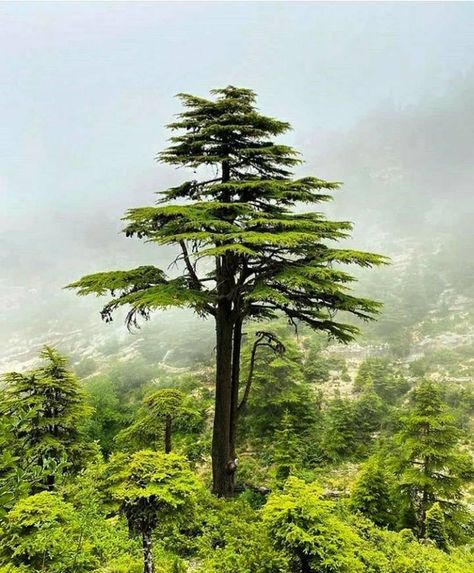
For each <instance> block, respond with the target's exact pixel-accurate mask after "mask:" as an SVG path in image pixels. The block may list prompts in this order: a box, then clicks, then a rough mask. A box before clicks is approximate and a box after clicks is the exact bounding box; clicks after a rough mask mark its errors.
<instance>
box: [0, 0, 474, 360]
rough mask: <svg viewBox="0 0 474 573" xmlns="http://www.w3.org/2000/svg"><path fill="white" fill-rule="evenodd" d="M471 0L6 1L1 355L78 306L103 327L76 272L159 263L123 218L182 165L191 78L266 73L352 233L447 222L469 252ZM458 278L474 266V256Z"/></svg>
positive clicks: (261, 77) (393, 242) (262, 89)
mask: <svg viewBox="0 0 474 573" xmlns="http://www.w3.org/2000/svg"><path fill="white" fill-rule="evenodd" d="M473 11H474V5H473V4H471V3H456V2H453V3H429V2H426V3H425V2H423V3H416V2H415V3H360V4H359V3H351V4H348V3H309V2H307V3H306V2H286V3H273V2H265V3H247V2H242V3H240V2H234V3H224V2H183V3H176V2H173V3H171V2H169V3H168V2H163V3H141V2H134V3H128V2H123V3H100V2H98V3H23V4H19V3H14V2H11V3H9V2H4V3H2V4H1V5H0V45H1V51H2V56H3V57H2V59H1V61H0V78H1V80H0V81H1V88H0V109H1V110H2V124H1V130H0V264H1V274H0V322H1V326H2V328H1V335H0V342H1V345H2V350H1V352H0V357H1V356H10V355H11V354H12V353H13V352H14V351H15V350H16V349H17V347H18V340H19V339H20V338H21V337H25V333H27V334H26V336H27V337H29V336H31V337H34V336H37V335H38V334H43V335H44V334H45V333H48V332H52V331H54V332H55V333H56V335H57V334H58V332H72V331H74V329H76V328H77V320H78V314H77V313H80V312H81V309H87V311H88V310H89V309H91V308H93V311H92V312H91V314H90V315H88V316H89V318H90V319H91V321H93V322H94V324H95V323H97V324H96V326H95V327H94V328H98V329H99V328H106V326H105V325H101V324H100V323H99V320H98V318H97V315H96V307H95V306H94V305H93V303H90V302H87V303H86V302H84V301H78V300H77V299H76V297H75V296H74V295H73V294H72V293H69V292H65V291H63V290H61V289H62V287H63V286H64V285H65V284H66V283H68V282H70V281H72V280H74V279H76V278H78V277H79V276H81V275H83V274H86V273H88V272H94V271H99V270H105V269H113V268H127V266H136V265H138V264H140V263H142V262H144V261H148V262H152V263H154V264H158V265H160V264H165V261H166V260H167V259H168V257H165V256H162V255H160V254H158V253H157V250H156V248H155V249H154V248H153V247H150V246H143V245H141V244H140V243H139V242H137V241H131V240H127V239H126V238H124V237H123V236H121V235H120V233H119V231H120V228H121V224H120V217H121V216H122V214H123V212H124V211H125V210H126V209H127V208H128V207H132V206H138V205H144V204H151V203H152V202H153V201H154V196H153V192H155V191H159V190H161V189H164V188H166V187H167V186H168V185H170V184H173V183H176V182H178V181H180V180H182V179H183V178H184V177H185V174H184V173H181V172H179V171H175V170H173V169H171V168H168V167H165V166H161V165H158V164H156V163H155V162H154V160H153V158H154V155H155V154H156V153H157V152H158V151H159V150H160V149H162V148H163V147H164V145H165V144H166V138H167V136H168V134H167V132H166V130H165V129H164V125H165V124H166V123H168V122H169V121H170V120H171V118H172V115H173V114H175V113H177V112H178V111H179V105H178V102H177V100H176V99H175V98H174V97H173V96H174V94H176V93H178V92H182V91H184V92H189V93H194V94H197V95H202V96H206V95H207V94H208V92H209V90H210V89H212V88H214V87H222V86H225V85H228V84H233V85H237V86H243V87H250V88H252V89H254V90H255V91H256V92H257V93H258V96H259V100H258V104H259V107H260V109H261V110H262V111H263V112H265V113H267V114H271V115H274V116H276V117H278V118H281V119H284V120H287V121H289V122H290V123H291V124H292V126H293V131H292V132H291V133H290V135H289V136H288V137H287V138H285V141H286V142H287V143H289V144H291V145H294V146H295V147H297V148H298V149H299V150H300V151H301V153H302V155H303V157H304V158H305V159H306V161H307V163H306V165H304V166H303V167H301V168H300V170H299V171H300V172H301V173H311V174H315V175H318V176H320V177H323V178H327V179H335V180H342V181H344V183H345V185H344V189H343V191H341V192H340V193H338V194H337V196H336V201H335V202H334V204H333V205H332V206H331V207H329V209H330V211H331V215H333V216H336V217H340V218H349V219H351V220H353V221H354V222H355V224H356V229H355V233H354V240H357V245H358V246H362V247H363V248H368V249H372V250H377V251H380V250H383V251H384V252H385V253H388V254H390V255H394V256H395V257H400V256H401V257H403V255H404V250H406V252H409V251H410V252H412V251H413V250H414V249H415V250H417V249H423V248H425V247H426V245H428V246H430V245H435V244H442V243H445V242H446V241H447V240H449V241H454V243H455V245H457V246H458V247H459V249H461V250H462V252H463V253H466V255H468V257H469V258H470V259H472V256H471V251H472V247H473V246H474V238H473V231H472V215H473V212H474V209H473V205H474V201H473V192H472V188H473V187H472V183H473V180H472V157H473V156H474V149H473V147H474V144H473V136H472V133H473V128H474V121H473V119H474V109H473V107H474V105H473V100H474V98H473V87H474V76H473V60H474V34H473V33H472V17H473ZM463 277H464V278H465V279H466V282H470V281H471V278H472V279H473V280H474V273H473V266H472V263H470V264H466V266H465V268H463ZM53 322H54V327H52V326H51V324H52V323H53ZM84 328H85V329H86V332H87V328H88V327H87V328H86V327H85V326H84ZM83 334H84V333H83ZM74 336H75V335H74ZM43 338H44V336H43Z"/></svg>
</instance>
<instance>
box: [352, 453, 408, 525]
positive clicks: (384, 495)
mask: <svg viewBox="0 0 474 573" xmlns="http://www.w3.org/2000/svg"><path fill="white" fill-rule="evenodd" d="M383 463H384V462H383V460H381V459H380V458H378V457H376V456H373V457H371V458H369V459H368V460H367V461H366V462H365V463H364V464H363V465H362V467H361V469H360V471H359V473H358V474H357V477H356V480H355V482H354V484H353V486H352V490H351V497H350V507H351V509H352V510H354V511H357V512H360V513H361V514H362V515H365V516H366V517H368V518H369V519H370V520H371V521H373V522H374V523H375V524H376V525H378V526H380V527H385V526H388V527H393V526H395V525H396V523H397V519H398V512H397V509H398V508H397V500H396V497H395V495H394V486H395V483H394V479H393V476H391V475H390V473H389V472H388V471H387V469H386V468H385V466H384V465H383Z"/></svg>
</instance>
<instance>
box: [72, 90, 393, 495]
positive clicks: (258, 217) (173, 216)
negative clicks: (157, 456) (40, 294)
mask: <svg viewBox="0 0 474 573" xmlns="http://www.w3.org/2000/svg"><path fill="white" fill-rule="evenodd" d="M211 94H212V95H213V96H214V99H210V100H209V99H204V98H201V97H196V96H193V95H188V94H179V95H178V97H179V98H180V100H181V102H182V104H183V105H184V107H185V111H184V112H183V113H181V114H179V115H178V119H177V121H175V122H173V123H171V124H169V125H168V128H170V129H171V130H172V131H173V132H175V135H173V137H171V138H170V142H171V145H170V147H168V148H167V149H165V150H164V151H163V152H161V153H160V154H158V156H157V159H158V160H159V161H161V162H163V163H167V164H171V165H175V166H178V167H186V168H190V169H192V170H193V172H194V174H195V175H194V177H196V175H197V174H199V177H200V179H199V180H198V179H196V178H193V179H190V180H187V181H185V182H184V183H182V184H181V185H179V186H177V187H173V188H170V189H168V190H166V191H163V192H161V193H160V194H161V199H160V200H159V201H158V205H157V206H154V207H141V208H136V209H130V210H129V211H128V212H127V213H126V216H125V221H126V222H127V224H126V227H125V229H124V232H125V234H126V235H127V236H128V237H138V238H140V239H145V240H147V241H151V242H154V243H157V244H159V245H176V246H178V248H179V250H180V254H179V256H178V257H177V260H176V262H177V263H178V264H181V265H182V266H181V269H182V272H181V274H180V275H179V276H177V277H173V278H170V277H168V276H166V274H165V273H164V272H163V271H162V270H160V269H158V268H156V267H153V266H142V267H138V268H136V269H132V270H130V271H115V272H104V273H97V274H93V275H89V276H85V277H83V278H82V279H80V280H79V281H77V282H75V283H73V284H71V285H69V288H74V289H77V291H78V294H80V295H88V294H96V295H105V294H107V293H110V294H111V296H112V299H111V300H110V301H109V302H108V303H107V304H106V305H105V306H104V308H103V310H102V317H103V318H104V319H105V320H106V321H107V320H110V319H111V317H112V314H113V312H114V311H115V310H117V309H118V308H119V307H122V306H126V307H127V308H128V309H129V312H128V315H127V323H128V325H129V326H130V325H136V322H137V318H139V317H144V318H148V316H149V314H150V311H153V310H155V309H163V308H169V307H173V306H180V307H190V308H192V309H194V310H195V311H196V312H197V313H198V314H199V315H202V316H208V315H211V316H213V317H214V319H215V323H216V394H215V416H214V433H213V443H212V462H213V490H214V492H215V493H216V494H217V495H220V496H229V495H232V491H233V485H234V472H235V467H236V464H235V463H234V460H235V455H236V454H235V439H236V430H237V419H238V403H239V377H240V376H239V370H240V349H241V340H242V324H243V323H244V321H246V320H249V319H260V320H261V319H270V318H274V317H276V316H277V315H278V314H280V313H283V314H284V315H286V316H287V317H288V319H289V321H291V323H293V324H297V323H298V322H302V323H306V324H308V325H310V326H311V327H313V328H314V329H317V330H324V331H326V332H328V333H329V334H330V335H332V336H333V337H334V338H336V339H338V340H340V341H343V342H348V341H350V340H352V338H353V337H354V335H355V334H356V333H357V332H358V329H357V328H356V327H355V326H353V325H350V324H345V323H342V322H337V321H336V320H335V314H336V313H337V311H345V312H347V313H350V314H352V315H355V316H356V317H359V318H362V319H370V318H373V316H374V315H375V314H376V313H377V311H378V310H379V305H378V304H377V303H376V302H374V301H372V300H367V299H364V298H358V297H355V296H352V295H351V294H350V293H349V289H348V285H349V284H350V283H351V282H352V281H353V280H354V279H353V277H352V276H350V275H349V274H347V273H346V272H343V270H341V264H356V265H360V266H363V267H370V266H373V265H378V264H380V263H382V262H383V258H382V257H380V256H378V255H375V254H371V253H363V252H358V251H353V250H347V249H336V248H333V246H331V244H332V242H333V241H337V240H339V239H343V238H345V237H347V236H348V233H349V231H350V230H351V227H352V225H351V223H349V222H346V221H342V222H341V221H329V220H327V219H326V218H325V217H324V216H323V215H322V214H321V213H314V212H312V213H309V212H303V213H294V212H292V210H291V209H292V208H293V207H294V206H295V205H296V204H301V205H304V204H315V203H320V202H323V201H327V200H329V199H330V198H331V196H330V192H331V191H333V190H334V189H337V188H338V187H339V184H338V183H331V182H327V181H323V180H322V179H318V178H317V177H303V178H300V179H295V178H294V177H293V174H292V171H291V170H292V168H294V167H295V166H297V165H299V164H300V163H301V161H300V159H299V155H298V153H297V152H296V151H295V150H293V149H292V148H291V147H288V146H286V145H282V144H279V143H275V142H274V141H273V139H274V138H275V137H277V136H279V135H281V134H283V133H285V132H286V131H288V130H289V129H290V126H289V124H288V123H286V122H282V121H278V120H277V119H274V118H272V117H267V116H264V115H261V114H260V113H259V112H258V110H257V108H256V107H255V100H256V95H255V93H254V92H253V91H251V90H249V89H243V88H236V87H233V86H228V87H226V88H224V89H216V90H213V91H212V92H211ZM201 175H202V178H201Z"/></svg>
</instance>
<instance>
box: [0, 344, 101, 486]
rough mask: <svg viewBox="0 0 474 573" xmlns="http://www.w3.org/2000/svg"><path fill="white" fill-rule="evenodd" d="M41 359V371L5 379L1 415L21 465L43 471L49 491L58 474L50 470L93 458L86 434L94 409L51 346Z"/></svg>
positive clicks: (46, 348) (7, 375)
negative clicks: (4, 419) (87, 420)
mask: <svg viewBox="0 0 474 573" xmlns="http://www.w3.org/2000/svg"><path fill="white" fill-rule="evenodd" d="M40 356H41V358H42V359H43V360H44V364H43V365H42V366H40V367H39V368H36V369H35V370H31V371H29V372H26V373H18V372H10V373H8V374H5V375H4V377H3V382H4V385H5V387H4V388H3V389H2V393H1V404H0V412H1V413H2V415H4V416H6V418H7V421H8V426H9V431H10V432H11V434H12V436H13V442H12V444H13V453H14V454H15V455H16V456H17V457H18V460H19V461H18V464H19V466H20V467H22V468H24V467H29V466H31V465H36V466H39V467H41V468H43V469H44V470H45V473H46V474H47V475H46V478H45V485H46V486H51V485H52V483H53V482H54V471H53V470H51V471H49V472H48V471H47V470H48V468H50V467H51V466H53V468H54V467H55V466H58V464H60V463H62V462H64V461H67V464H68V466H69V467H70V469H72V470H75V469H78V468H80V467H81V466H82V465H83V464H84V462H85V461H86V459H87V456H88V455H89V456H90V455H91V454H92V451H93V449H92V448H91V447H90V446H89V445H87V443H86V441H85V436H84V431H83V427H84V421H85V418H86V417H87V416H88V415H89V414H90V411H91V410H90V408H89V407H88V406H87V403H86V398H85V394H84V392H83V389H82V387H81V385H80V383H79V381H78V380H77V378H76V377H75V375H74V374H73V373H72V372H71V371H70V370H69V369H68V368H67V360H66V358H64V357H63V356H61V355H60V354H59V353H58V352H57V351H56V350H54V349H53V348H50V347H48V346H45V347H44V348H43V350H42V351H41V355H40Z"/></svg>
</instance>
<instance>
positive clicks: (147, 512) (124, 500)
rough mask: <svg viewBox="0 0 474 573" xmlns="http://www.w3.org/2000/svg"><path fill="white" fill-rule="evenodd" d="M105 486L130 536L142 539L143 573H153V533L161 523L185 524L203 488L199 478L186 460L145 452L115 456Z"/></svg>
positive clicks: (175, 455) (149, 451)
mask: <svg viewBox="0 0 474 573" xmlns="http://www.w3.org/2000/svg"><path fill="white" fill-rule="evenodd" d="M106 483H107V486H108V487H107V489H108V491H109V492H110V495H111V497H112V499H114V500H115V501H117V502H118V503H119V506H120V511H121V513H123V515H125V517H126V519H127V522H128V525H129V529H130V533H131V534H134V535H139V536H140V537H141V539H142V546H143V562H144V573H153V572H154V565H153V545H152V534H153V531H154V530H155V529H156V527H157V526H158V524H159V523H160V522H161V523H166V522H170V521H173V522H181V523H184V522H185V520H186V519H187V517H188V516H189V513H190V510H191V509H192V507H193V504H194V501H195V498H196V494H197V493H198V491H199V489H200V486H199V482H198V479H197V478H196V476H195V475H194V474H193V472H191V470H190V469H189V468H188V466H187V463H186V460H185V459H184V458H183V457H181V456H178V455H177V454H164V453H162V452H153V451H151V450H142V451H140V452H136V453H134V454H131V455H128V454H116V455H114V456H113V457H112V458H111V460H110V463H109V466H108V468H107V470H106Z"/></svg>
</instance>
